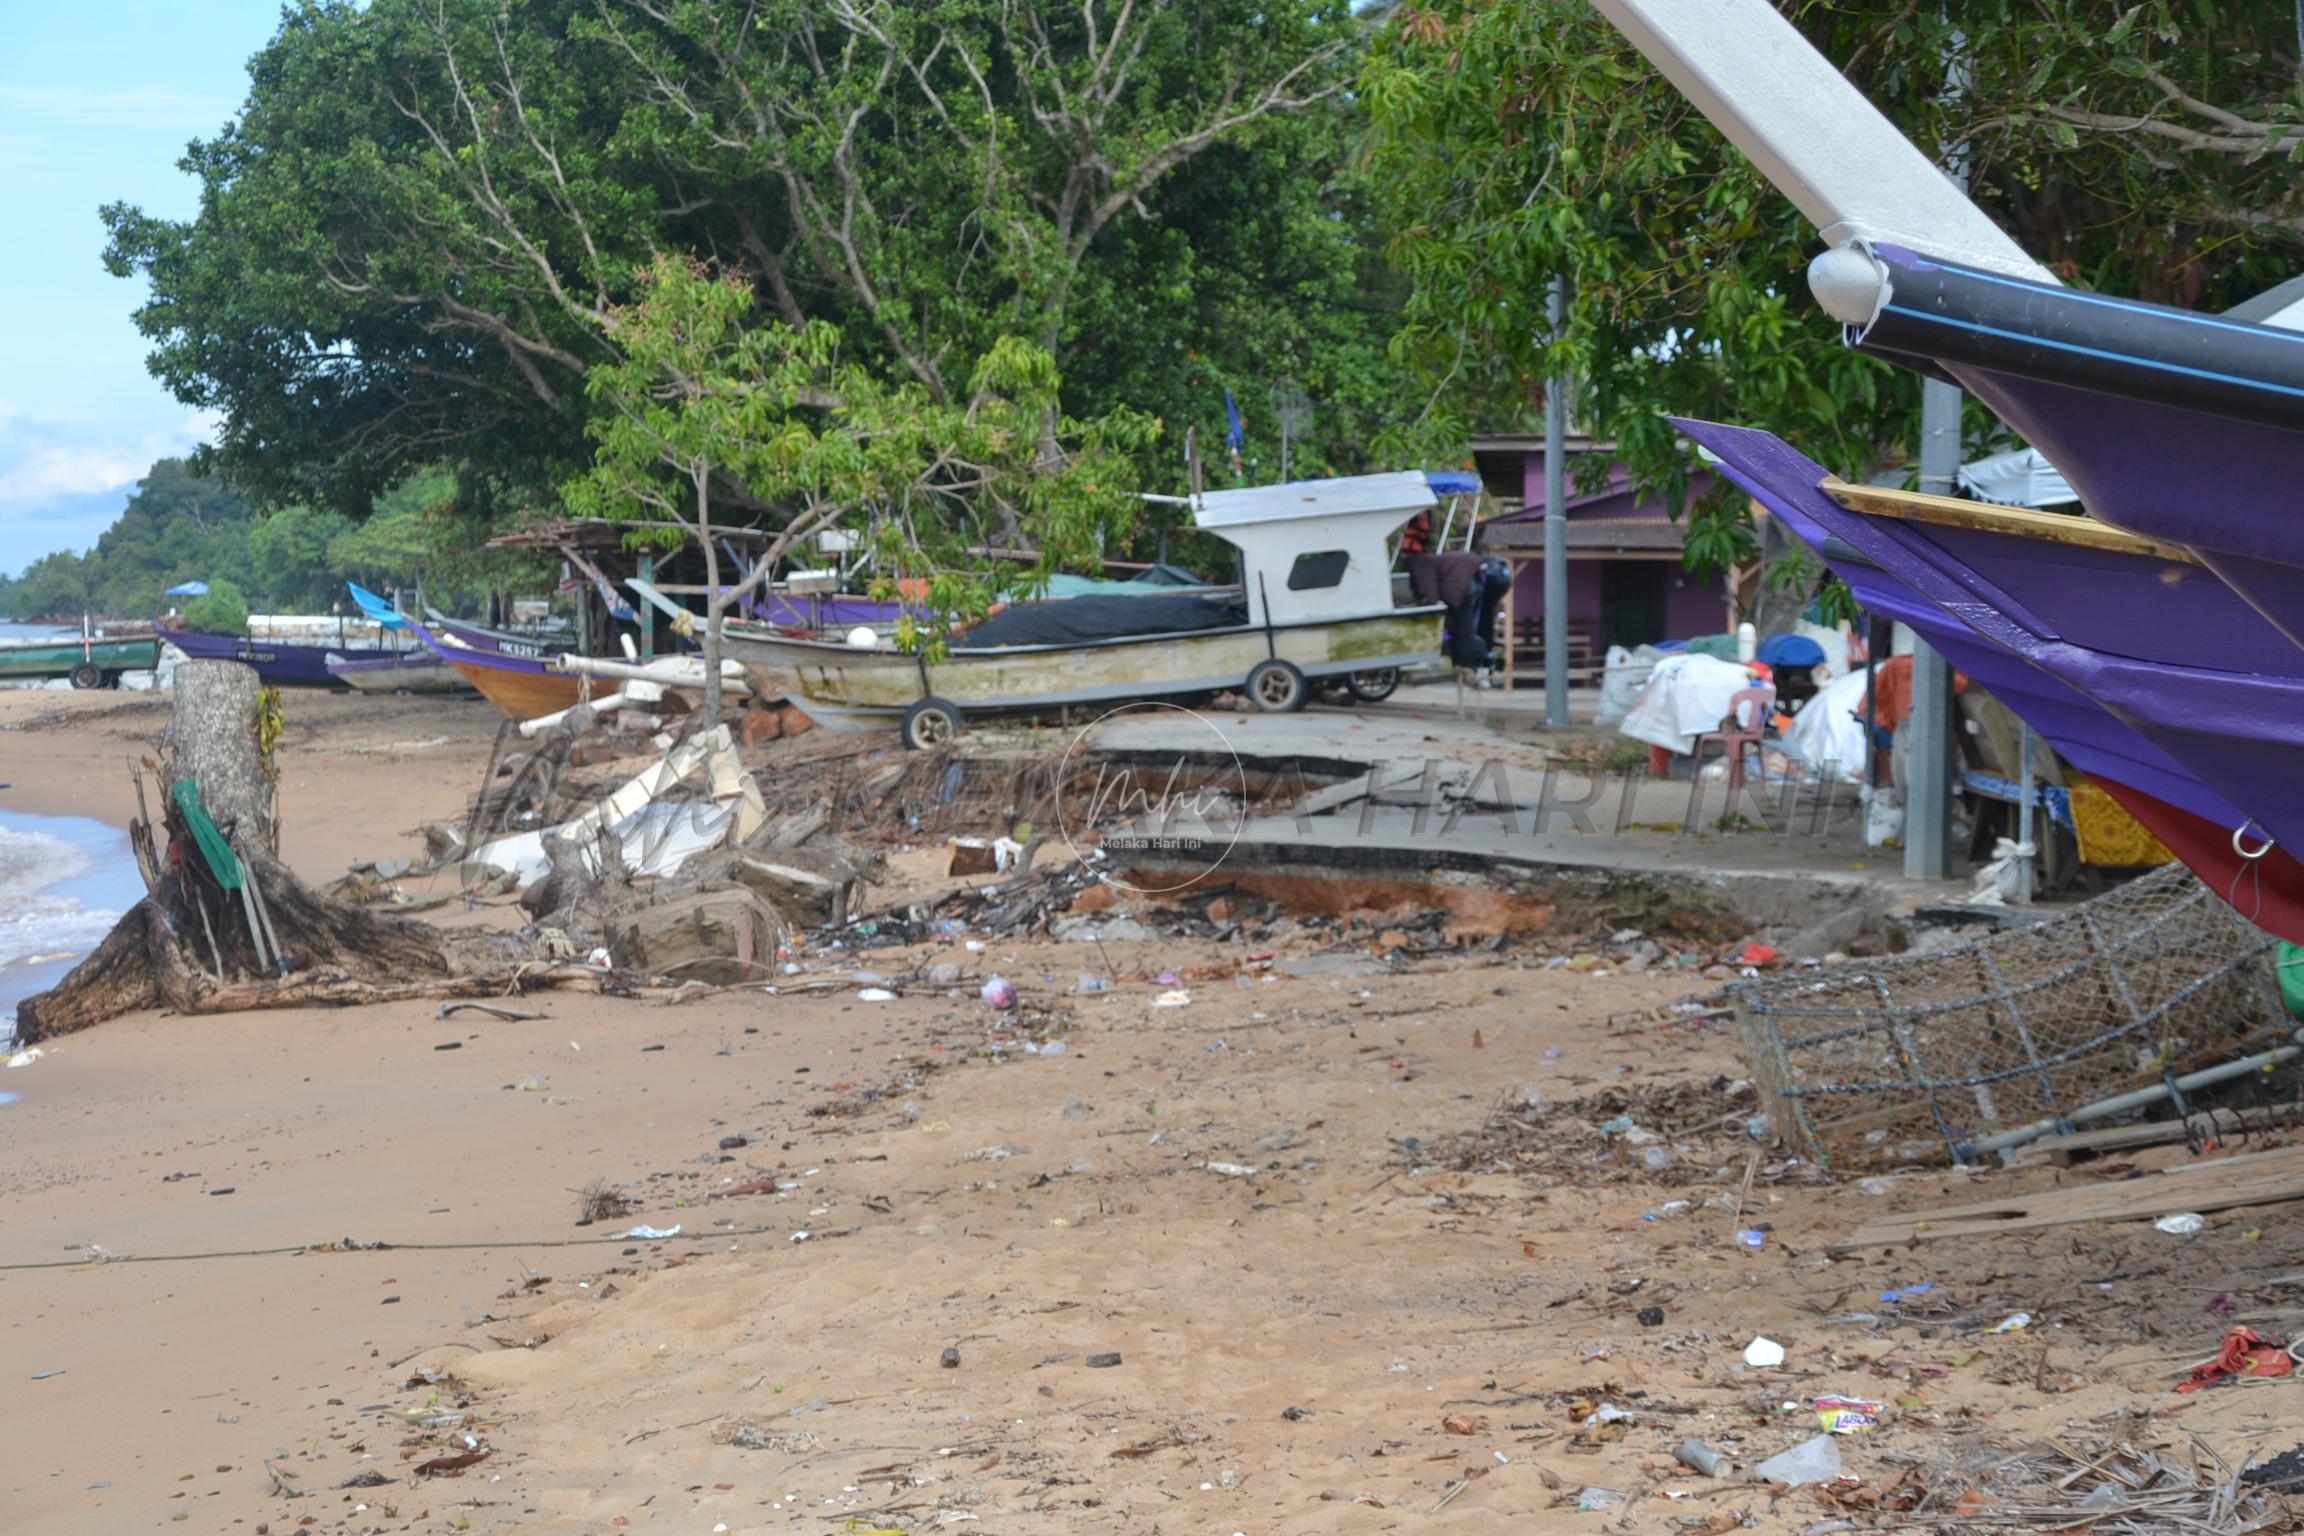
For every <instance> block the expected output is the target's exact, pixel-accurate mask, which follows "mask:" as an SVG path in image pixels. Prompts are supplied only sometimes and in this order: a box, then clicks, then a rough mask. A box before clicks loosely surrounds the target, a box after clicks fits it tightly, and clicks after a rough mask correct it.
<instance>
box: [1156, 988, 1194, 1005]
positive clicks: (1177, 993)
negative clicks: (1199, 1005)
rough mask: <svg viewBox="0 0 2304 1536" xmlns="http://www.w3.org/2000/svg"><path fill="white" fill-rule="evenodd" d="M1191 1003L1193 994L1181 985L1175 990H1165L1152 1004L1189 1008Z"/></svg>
mask: <svg viewBox="0 0 2304 1536" xmlns="http://www.w3.org/2000/svg"><path fill="white" fill-rule="evenodd" d="M1191 1004H1192V994H1191V993H1189V992H1187V991H1185V990H1184V989H1183V988H1181V987H1178V988H1176V989H1175V990H1174V991H1170V992H1163V993H1161V994H1160V995H1159V996H1158V997H1156V998H1154V999H1152V1006H1153V1007H1155V1008H1188V1007H1190V1006H1191Z"/></svg>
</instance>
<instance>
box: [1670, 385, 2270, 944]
mask: <svg viewBox="0 0 2304 1536" xmlns="http://www.w3.org/2000/svg"><path fill="white" fill-rule="evenodd" d="M1676 424H1677V425H1678V426H1679V427H1680V429H1681V430H1682V431H1683V432H1685V433H1687V434H1688V435H1689V436H1690V437H1691V438H1692V439H1694V440H1695V441H1696V442H1697V443H1699V444H1700V445H1702V446H1703V447H1704V448H1705V449H1707V450H1708V451H1709V452H1710V453H1711V454H1712V455H1713V456H1714V457H1715V458H1716V459H1718V461H1719V462H1720V466H1721V469H1722V471H1723V472H1724V473H1726V474H1727V475H1728V476H1729V478H1730V479H1732V480H1734V481H1735V482H1736V483H1737V484H1738V485H1739V486H1740V487H1742V488H1743V489H1744V490H1745V491H1746V492H1748V493H1749V494H1751V495H1752V496H1753V497H1755V498H1757V499H1758V500H1759V501H1760V502H1761V503H1762V504H1763V505H1765V506H1766V507H1767V508H1768V509H1769V511H1770V512H1771V513H1772V514H1773V515H1775V516H1777V517H1778V518H1781V519H1782V520H1783V522H1784V525H1785V526H1786V528H1788V529H1789V530H1790V531H1791V532H1792V533H1794V534H1795V535H1797V536H1798V537H1799V538H1800V539H1801V540H1802V541H1804V542H1806V543H1807V544H1809V545H1810V546H1812V547H1813V548H1815V549H1816V551H1817V552H1818V553H1819V554H1820V555H1822V556H1823V557H1824V559H1825V561H1826V562H1827V563H1828V564H1829V565H1830V566H1831V567H1832V568H1833V570H1834V571H1835V572H1836V573H1837V574H1839V575H1840V576H1841V578H1842V579H1843V580H1845V581H1846V582H1847V583H1848V585H1849V588H1850V590H1851V591H1852V592H1853V593H1854V595H1855V597H1856V599H1857V601H1858V602H1860V603H1861V604H1863V606H1864V607H1865V608H1866V609H1867V610H1868V611H1870V612H1873V613H1875V614H1879V615H1881V616H1883V617H1886V618H1891V619H1895V620H1897V621H1899V622H1902V623H1905V624H1909V625H1911V626H1912V628H1913V629H1914V630H1916V631H1917V632H1918V633H1919V634H1920V636H1921V637H1922V638H1923V639H1925V640H1926V641H1928V643H1929V644H1930V645H1932V646H1934V647H1936V648H1937V649H1938V650H1939V651H1941V652H1943V654H1944V656H1945V658H1946V659H1947V660H1948V661H1950V662H1951V663H1952V665H1953V666H1955V667H1958V668H1959V669H1960V670H1961V671H1962V672H1964V673H1966V674H1968V676H1969V677H1970V678H1971V679H1973V680H1974V681H1976V682H1977V683H1979V684H1981V685H1982V686H1983V687H1985V688H1986V689H1988V690H1989V691H1990V692H1991V694H1992V695H1993V697H1995V698H1997V699H1999V700H2000V701H2001V702H2002V703H2004V704H2006V705H2007V706H2008V708H2009V709H2010V710H2012V711H2014V712H2015V714H2016V715H2017V716H2018V717H2019V718H2021V719H2023V720H2024V721H2025V722H2026V723H2027V724H2029V725H2031V727H2032V728H2033V729H2034V730H2036V731H2038V732H2040V734H2041V735H2042V736H2043V737H2045V738H2046V739H2047V740H2048V741H2049V742H2050V743H2051V744H2052V745H2054V746H2055V747H2056V749H2057V750H2058V751H2059V752H2060V753H2062V754H2063V756H2064V757H2065V758H2066V759H2067V760H2068V761H2070V762H2071V763H2072V765H2073V766H2074V767H2076V768H2078V769H2080V770H2081V771H2082V772H2084V773H2086V774H2088V775H2089V777H2090V778H2092V779H2094V780H2095V781H2096V782H2097V783H2098V784H2100V785H2102V786H2103V788H2104V789H2105V790H2106V792H2107V793H2109V794H2111V795H2112V796H2113V798H2114V799H2116V800H2118V801H2119V802H2120V803H2121V805H2122V806H2123V807H2125V808H2126V809H2127V810H2128V812H2129V814H2131V815H2133V816H2134V817H2135V818H2136V819H2137V820H2138V821H2140V822H2142V823H2143V824H2144V825H2145V826H2146V827H2148V828H2150V829H2151V831H2152V832H2153V833H2154V834H2155V835H2156V836H2158V837H2159V838H2160V840H2161V841H2162V842H2163V843H2165V844H2166V845H2167V846H2168V847H2169V848H2170V849H2171V850H2172V851H2174V852H2175V853H2176V854H2177V855H2178V857H2180V858H2182V859H2183V860H2184V862H2185V863H2186V864H2188V865H2190V866H2191V867H2192V868H2193V869H2194V870H2196V871H2197V872H2199V873H2200V874H2201V875H2202V877H2203V878H2204V879H2205V881H2206V883H2207V884H2208V886H2209V888H2210V889H2212V890H2214V891H2215V892H2217V894H2219V895H2220V896H2223V897H2224V898H2225V899H2226V900H2227V901H2229V902H2231V904H2232V905H2233V906H2234V907H2235V908H2236V909H2237V910H2239V911H2240V912H2241V913H2242V915H2244V916H2246V917H2248V918H2250V919H2251V920H2252V921H2254V922H2256V923H2257V924H2258V925H2259V926H2261V927H2263V928H2264V929H2265V930H2266V931H2268V932H2271V933H2276V934H2278V935H2280V936H2281V937H2283V938H2287V939H2290V940H2293V941H2296V942H2300V943H2304V864H2300V863H2299V862H2298V861H2297V860H2296V859H2295V858H2294V857H2293V856H2292V855H2291V854H2290V853H2289V852H2288V851H2287V848H2286V847H2284V846H2277V845H2272V846H2267V844H2266V843H2265V840H2264V838H2263V837H2262V836H2261V834H2260V833H2257V832H2254V831H2250V830H2248V829H2250V828H2251V827H2252V826H2255V825H2261V824H2260V823H2258V822H2257V821H2256V818H2254V817H2253V816H2252V815H2251V814H2250V813H2248V812H2244V811H2242V810H2241V809H2239V807H2240V806H2241V805H2243V804H2251V805H2253V804H2268V805H2269V804H2278V805H2283V806H2284V805H2286V804H2287V803H2288V802H2289V799H2290V798H2292V797H2283V796H2277V795H2274V794H2273V793H2271V791H2272V790H2274V789H2275V788H2276V787H2277V780H2267V779H2266V778H2265V777H2264V775H2263V771H2262V766H2261V763H2260V762H2259V753H2260V751H2261V750H2262V749H2263V747H2264V742H2263V740H2262V738H2263V736H2264V735H2265V734H2266V733H2265V731H2264V730H2262V729H2261V728H2260V727H2258V726H2249V725H2245V724H2239V725H2235V726H2234V727H2233V728H2234V729H2236V730H2238V731H2239V732H2240V734H2241V736H2242V737H2243V739H2242V740H2241V741H2240V742H2239V743H2238V744H2237V750H2229V751H2228V750H2226V749H2225V745H2224V744H2220V743H2219V742H2218V741H2217V740H2216V738H2215V733H2216V727H2215V725H2214V724H2213V723H2212V722H2213V721H2214V719H2215V718H2216V716H2215V713H2214V711H2213V709H2211V710H2208V711H2205V712H2203V711H2201V710H2200V709H2199V707H2198V704H2199V701H2198V700H2196V699H2195V697H2194V696H2195V695H2196V694H2199V693H2202V692H2206V693H2208V694H2210V695H2215V696H2218V697H2220V696H2221V694H2222V693H2223V692H2225V691H2228V690H2229V689H2230V688H2231V687H2232V686H2233V674H2230V673H2227V672H2220V671H2216V670H2213V669H2212V668H2211V667H2209V666H2200V667H2190V668H2184V667H2166V666H2162V665H2160V664H2158V663H2134V662H2128V661H2126V660H2125V659H2124V658H2120V657H2118V656H2108V655H2107V654H2106V653H2105V652H2103V651H2101V650H2097V649H2092V648H2090V647H2087V646H2083V645H2081V644H2079V643H2077V641H2075V640H2074V639H2073V638H2072V636H2073V635H2077V634H2087V635H2089V636H2090V637H2091V638H2093V639H2097V640H2102V641H2108V642H2111V643H2120V637H2121V636H2125V635H2128V634H2131V633H2132V632H2134V631H2137V630H2140V629H2144V628H2147V627H2159V626H2162V625H2172V626H2176V627H2181V628H2182V629H2184V630H2185V631H2186V633H2187V640H2186V642H2185V643H2186V644H2188V645H2191V646H2193V647H2195V648H2197V649H2198V650H2199V652H2200V653H2201V656H2202V659H2203V660H2206V661H2210V662H2213V661H2217V660H2228V659H2229V658H2230V657H2231V656H2232V655H2233V654H2236V653H2237V654H2268V655H2269V656H2270V657H2272V658H2274V659H2275V660H2276V661H2278V662H2279V663H2281V664H2283V665H2285V664H2286V661H2287V657H2288V656H2289V655H2291V654H2304V653H2294V652H2292V651H2291V650H2290V648H2289V647H2286V646H2284V645H2281V644H2280V643H2279V642H2278V640H2277V638H2276V637H2275V638H2274V639H2273V640H2272V641H2271V642H2270V643H2267V642H2266V640H2265V637H2264V631H2266V630H2267V629H2268V625H2267V624H2266V622H2265V620H2263V619H2262V618H2261V617H2260V616H2259V615H2257V614H2256V613H2255V612H2254V611H2253V610H2252V609H2250V608H2248V607H2247V606H2245V605H2244V604H2241V603H2240V602H2239V601H2238V600H2237V599H2235V598H2234V597H2233V596H2232V595H2231V594H2230V593H2229V592H2228V591H2226V590H2225V589H2224V588H2223V587H2222V586H2221V584H2220V583H2218V582H2216V581H2214V580H2213V579H2211V578H2208V577H2207V575H2206V573H2205V572H2203V571H2201V570H2199V569H2198V568H2197V567H2195V566H2192V565H2191V564H2190V563H2189V562H2188V560H2187V559H2185V558H2180V557H2177V556H2174V555H2172V554H2171V552H2170V551H2168V550H2167V549H2165V548H2163V547H2160V546H2155V545H2152V544H2149V543H2148V542H2146V541H2144V540H2140V539H2136V538H2135V537H2134V536H2132V535H2127V534H2122V533H2118V532H2116V531H2114V530H2111V529H2107V528H2104V527H2103V526H2102V525H2100V524H2097V523H2095V522H2093V520H2091V519H2087V518H2081V517H2072V516H2065V515H2059V514H2037V513H2034V514H2025V513H2020V512H2017V511H2015V510H2014V509H2009V508H2002V507H1991V506H1986V505H1982V504H1978V503H1972V502H1959V501H1953V500H1950V499H1949V498H1944V497H1933V496H1917V495H1912V494H1910V493H1897V492H1883V491H1880V490H1879V489H1878V488H1875V487H1857V486H1849V485H1846V484H1843V483H1842V482H1840V481H1838V480H1836V479H1834V478H1833V477H1832V476H1830V475H1829V474H1827V473H1826V472H1825V470H1824V469H1823V467H1822V466H1821V465H1818V464H1816V463H1815V462H1814V461H1813V460H1810V459H1808V458H1807V457H1805V456H1804V455H1802V454H1800V453H1799V452H1798V451H1796V450H1795V449H1793V448H1791V447H1789V446H1788V445H1786V444H1785V443H1784V442H1783V441H1782V440H1781V439H1779V438H1777V437H1775V436H1773V435H1772V434H1770V433H1766V432H1760V431H1755V430H1752V429H1749V428H1742V427H1730V426H1722V425H1719V424H1717V423H1712V422H1696V421H1681V422H1678V423H1676ZM1940 540H1941V541H1943V542H1944V543H1946V544H1951V545H1954V546H1956V547H1957V548H1958V549H1959V550H1960V556H1959V558H1958V559H1957V560H1955V559H1952V558H1951V557H1945V558H1944V559H1943V562H1942V563H1939V561H1938V559H1937V558H1936V557H1932V556H1931V555H1930V554H1929V553H1928V551H1929V550H1932V549H1933V550H1939V551H1940V550H1941V549H1942V545H1941V544H1939V543H1938V542H1937V541H1940ZM1986 572H1989V573H1991V574H1992V575H1996V576H2003V577H2006V578H2007V579H2008V586H2007V587H2002V586H2000V585H1998V584H1997V583H1995V582H1993V581H1990V580H1988V579H1986V576H1985V575H1984V574H1983V573H1986ZM2171 575H2174V577H2175V579H2174V580H2172V581H2171V580H2170V579H2169V577H2170V576H2171ZM2011 588H2013V589H2016V590H2010V589H2011ZM2019 592H2020V593H2021V600H2020V598H2019V596H2018V593H2019ZM2098 593H2104V594H2108V595H2110V597H2111V598H2112V600H2113V601H2112V602H2111V603H2110V604H2107V603H2105V602H2103V601H2100V600H2098V599H2097V597H2096V594H2098ZM2146 596H2149V597H2150V598H2151V599H2152V604H2153V605H2152V606H2151V607H2149V608H2140V607H2138V606H2136V604H2137V602H2138V601H2139V600H2141V599H2142V598H2144V597H2146ZM2123 598H2125V599H2126V602H2125V603H2122V602H2121V599H2123ZM2034 605H2040V606H2043V607H2046V608H2048V609H2050V610H2051V611H2056V612H2059V613H2071V614H2073V615H2074V623H2073V624H2072V625H2070V626H2068V629H2069V631H2070V632H2069V633H2068V634H2065V635H2059V636H2053V637H2052V636H2048V635H2043V634H2041V633H2040V632H2039V631H2038V630H2037V629H2027V628H2026V627H2025V625H2026V624H2027V623H2029V624H2033V625H2041V626H2043V627H2046V626H2045V621H2043V620H2041V619H2040V618H2039V617H2038V616H2037V614H2036V613H2035V611H2034ZM2139 613H2151V614H2152V615H2153V625H2152V626H2146V625H2142V624H2139V623H2138V622H2137V615H2138V614H2139ZM2013 614H2022V615H2024V618H2023V619H2022V620H2018V619H2016V618H2015V617H2013ZM2233 647H2239V648H2240V649H2239V650H2238V651H2237V652H2235V650H2234V649H2233ZM2105 671H2117V672H2120V673H2121V674H2122V676H2121V678H2120V680H2119V682H2118V683H2117V684H2115V685H2112V686H2107V685H2106V683H2105V681H2104V679H2103V677H2102V676H2101V675H2100V674H2102V673H2103V672H2105ZM2300 674H2304V668H2298V669H2296V670H2295V671H2293V672H2291V673H2290V674H2288V675H2285V676H2282V675H2277V674H2274V675H2269V676H2258V677H2256V678H2253V679H2251V680H2249V682H2248V683H2246V684H2245V685H2244V686H2246V687H2249V688H2252V689H2253V690H2254V691H2255V693H2256V694H2257V696H2259V697H2262V696H2264V695H2265V694H2270V695H2271V696H2273V697H2274V698H2278V697H2280V696H2281V695H2285V697H2286V698H2287V700H2288V701H2289V702H2288V706H2287V708H2288V719H2289V721H2290V722H2304V676H2300ZM2139 704H2141V705H2142V707H2141V708H2139V707H2138V705H2139ZM2275 729H2276V730H2277V727H2276V728H2275ZM2296 729H2297V725H2296V724H2293V723H2292V724H2291V725H2290V726H2289V727H2288V731H2289V733H2290V734H2294V733H2295V731H2296ZM2287 782H2291V783H2292V782H2294V780H2293V778H2292V777H2291V778H2289V779H2288V781H2287Z"/></svg>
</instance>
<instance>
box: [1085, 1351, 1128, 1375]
mask: <svg viewBox="0 0 2304 1536" xmlns="http://www.w3.org/2000/svg"><path fill="white" fill-rule="evenodd" d="M1119 1363H1120V1354H1119V1351H1117V1350H1114V1351H1111V1352H1108V1353H1106V1354H1101V1355H1090V1356H1089V1357H1088V1360H1087V1365H1088V1369H1090V1370H1092V1371H1108V1370H1110V1369H1111V1368H1112V1367H1114V1366H1116V1365H1118V1364H1119Z"/></svg>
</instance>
